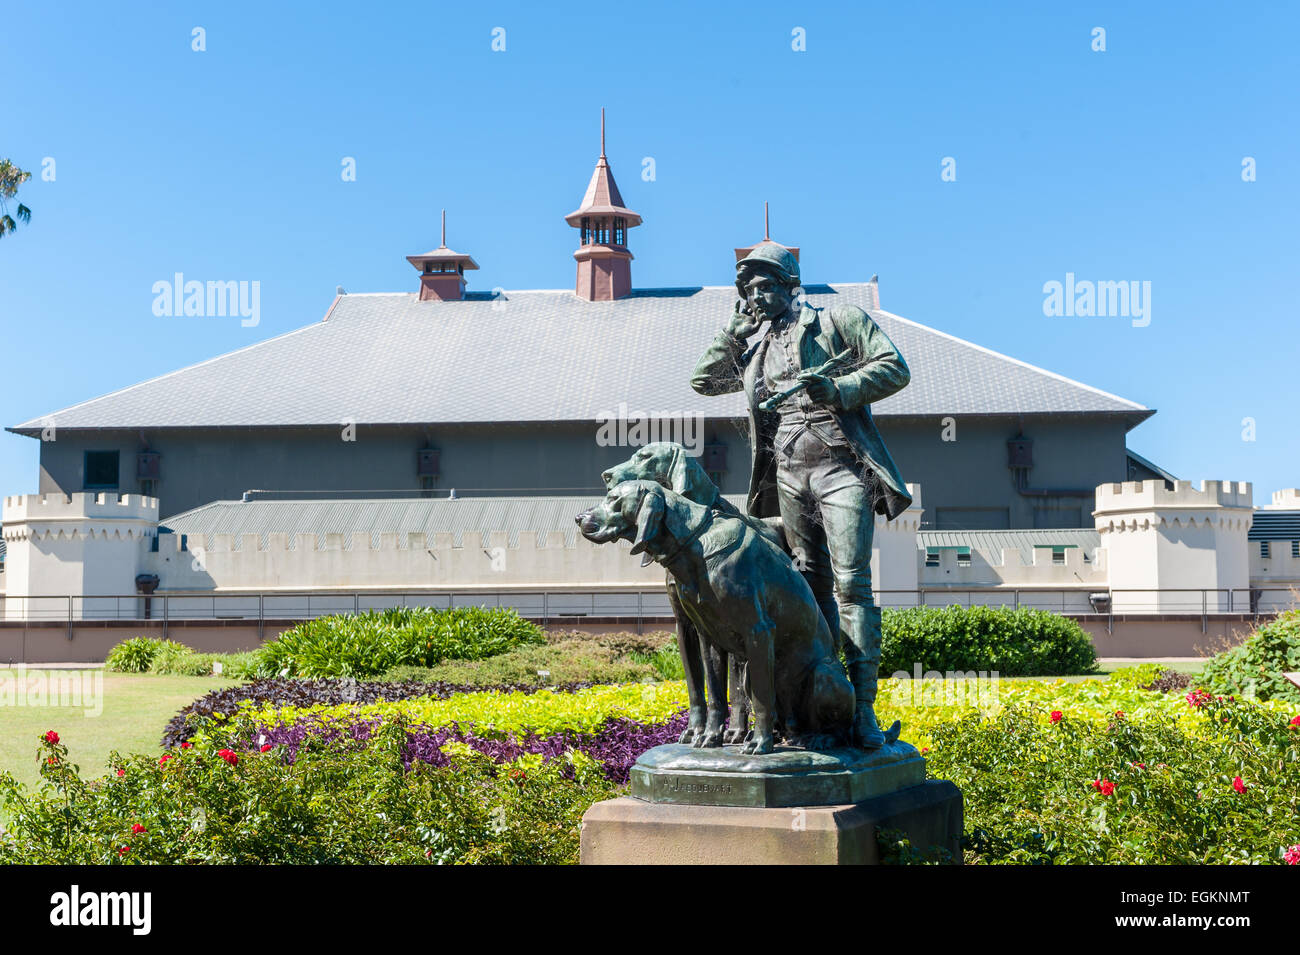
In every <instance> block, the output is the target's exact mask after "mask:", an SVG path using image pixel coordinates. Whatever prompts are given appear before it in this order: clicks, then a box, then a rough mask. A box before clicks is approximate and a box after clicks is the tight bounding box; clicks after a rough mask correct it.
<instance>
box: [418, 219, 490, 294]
mask: <svg viewBox="0 0 1300 955" xmlns="http://www.w3.org/2000/svg"><path fill="white" fill-rule="evenodd" d="M406 261H408V262H410V263H411V264H412V265H413V266H415V267H416V268H417V269H419V270H420V301H421V302H427V301H429V300H430V299H433V300H436V301H439V302H447V301H459V300H460V299H462V298H464V297H465V270H466V269H477V268H478V263H477V262H475V261H474V259H473V258H472V257H471V256H469V255H466V254H465V253H464V252H453V251H452V250H451V249H449V248H447V210H446V209H443V210H442V244H441V245H440V246H438V247H437V248H436V249H434V250H433V251H432V252H425V253H424V254H423V255H408V256H407V257H406Z"/></svg>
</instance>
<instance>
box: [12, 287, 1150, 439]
mask: <svg viewBox="0 0 1300 955" xmlns="http://www.w3.org/2000/svg"><path fill="white" fill-rule="evenodd" d="M806 291H807V299H808V301H809V303H810V304H812V305H816V306H827V305H830V304H832V303H848V304H853V305H858V306H861V307H863V308H866V309H868V310H869V311H870V312H871V315H872V317H873V318H874V319H875V320H876V321H877V322H878V323H879V325H880V326H881V328H882V329H884V331H885V332H886V333H887V334H888V335H889V336H890V338H892V339H893V340H894V342H895V343H896V344H897V345H898V347H899V349H900V350H901V351H902V353H903V356H904V358H905V359H906V360H907V363H908V365H909V366H910V368H911V370H912V382H911V384H910V385H909V386H908V387H906V388H904V389H903V390H902V391H900V392H899V393H898V394H896V395H893V396H891V397H890V398H887V399H885V400H884V401H881V402H879V403H877V404H876V405H874V406H873V410H874V411H875V413H876V414H880V415H885V416H889V415H960V414H1034V413H1047V412H1101V413H1122V414H1128V415H1131V416H1133V423H1136V422H1137V421H1138V420H1141V419H1142V418H1144V417H1146V416H1147V415H1149V414H1151V413H1152V412H1151V411H1150V410H1149V409H1146V408H1144V407H1143V406H1142V405H1139V404H1136V403H1134V402H1132V401H1127V400H1125V399H1123V398H1118V397H1116V396H1114V395H1111V394H1107V393H1106V392H1103V391H1099V390H1097V389H1095V388H1091V387H1089V386H1087V385H1083V384H1080V383H1078V382H1074V381H1071V380H1069V379H1067V378H1062V377H1061V376H1059V375H1055V374H1053V373H1051V372H1048V371H1044V370H1043V369H1040V368H1035V367H1033V366H1031V365H1027V364H1025V363H1023V362H1019V361H1016V360H1015V359H1012V358H1008V357H1007V356H1005V355H999V354H997V353H996V352H992V351H989V350H987V349H984V348H981V347H980V346H978V345H974V344H972V343H970V342H965V341H962V340H960V339H957V338H953V337H952V336H950V335H946V334H944V333H943V332H939V331H936V330H935V329H932V328H927V327H926V326H924V325H918V324H916V323H915V322H910V321H908V320H907V319H904V318H901V317H899V316H897V315H894V314H892V313H889V312H883V311H880V310H878V309H875V308H874V305H875V303H876V286H875V285H874V284H872V283H860V284H853V285H836V286H827V285H822V286H808V287H806ZM735 297H736V291H735V289H734V288H731V287H714V288H687V289H649V290H638V291H635V292H633V293H632V294H631V295H628V296H627V297H625V298H622V299H619V300H617V301H613V302H586V301H583V300H581V299H579V298H578V297H577V296H576V295H574V293H573V292H572V291H568V290H561V291H531V292H507V293H505V294H504V296H502V297H501V298H499V299H493V297H492V295H491V294H490V293H484V292H479V293H471V294H470V295H468V296H467V297H466V299H465V300H464V301H455V302H438V301H429V302H421V301H419V300H418V298H417V296H416V295H415V294H413V293H412V294H406V293H401V294H365V295H343V296H340V297H339V299H338V301H337V304H336V305H335V306H334V308H333V310H332V311H331V312H330V314H329V316H328V318H327V319H326V320H323V321H320V322H317V323H315V324H313V325H309V326H307V327H305V328H302V329H299V330H298V331H295V332H290V333H289V334H286V335H281V336H280V337H278V338H272V339H270V340H268V341H264V342H260V343H258V344H256V345H252V346H250V347H248V348H245V349H242V350H240V351H236V352H232V353H230V354H227V355H223V356H221V357H218V358H213V359H210V360H209V361H206V362H203V363H201V364H198V365H194V366H191V367H189V368H185V369H182V370H180V371H176V372H172V373H171V374H168V375H164V376H162V377H160V378H155V379H152V380H150V381H146V382H142V383H140V384H137V385H133V386H131V387H129V388H126V389H123V390H121V391H118V392H114V393H113V394H110V395H106V396H104V397H102V398H96V399H93V400H91V401H87V402H84V403H82V404H79V405H74V406H73V407H71V408H65V409H64V410H62V411H57V412H54V413H52V414H50V415H42V416H41V417H40V418H34V419H32V420H31V421H27V422H25V423H23V424H21V425H18V426H16V427H15V428H12V429H10V430H14V431H22V432H24V433H33V434H34V433H36V432H38V431H39V430H40V428H41V427H42V422H44V421H46V420H47V419H52V420H53V421H54V422H55V423H56V424H57V425H58V427H60V428H132V429H134V428H146V427H147V428H165V427H221V426H244V427H255V426H292V425H325V424H328V425H337V424H338V423H339V422H342V421H355V422H357V423H359V424H410V423H433V422H445V423H453V422H499V421H583V420H585V421H595V420H597V419H599V418H602V417H617V416H618V415H619V406H620V404H623V405H626V409H627V411H626V413H627V414H628V415H635V416H638V417H639V416H642V415H646V414H653V413H656V412H657V413H661V414H664V415H671V416H678V415H681V416H685V415H693V414H700V415H703V416H706V417H711V418H717V417H741V416H743V415H744V414H745V405H744V398H743V396H742V395H740V394H734V395H728V396H726V397H721V398H707V397H704V396H701V395H697V394H696V393H695V392H694V391H693V390H692V389H691V386H690V377H691V372H692V370H693V369H694V367H695V363H696V362H697V361H698V359H699V357H700V355H701V353H702V352H703V351H704V348H705V347H706V346H707V345H708V343H709V342H710V341H711V340H712V339H713V337H714V335H715V334H716V333H717V331H718V330H719V329H720V328H721V327H722V325H723V324H724V322H725V321H726V320H727V318H728V316H729V315H730V314H731V311H732V306H733V303H734V301H735Z"/></svg>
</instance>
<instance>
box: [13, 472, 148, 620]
mask: <svg viewBox="0 0 1300 955" xmlns="http://www.w3.org/2000/svg"><path fill="white" fill-rule="evenodd" d="M0 520H3V523H4V539H5V546H6V547H7V549H8V553H7V556H6V561H5V577H6V586H5V597H6V606H7V607H8V606H10V605H12V606H13V607H15V608H17V609H18V610H19V612H22V608H23V606H24V604H23V601H22V600H15V598H29V597H36V596H42V595H51V596H63V595H68V594H71V595H78V596H79V595H95V596H99V595H109V594H111V595H121V594H133V593H135V590H136V587H135V576H136V574H137V573H138V572H139V570H138V568H139V566H140V564H141V562H142V560H143V559H144V554H145V553H146V552H147V551H148V550H149V548H150V547H151V546H152V538H153V537H155V536H156V535H157V533H158V499H157V498H154V497H144V496H143V495H139V494H116V493H108V492H106V493H98V494H97V493H92V492H89V491H85V492H79V493H76V494H69V495H64V494H23V495H17V496H13V497H6V498H5V499H4V510H3V517H2V518H0ZM113 612H115V609H114V611H113ZM104 613H105V614H108V613H110V608H107V607H106V608H105V609H104ZM87 615H93V614H90V613H87Z"/></svg>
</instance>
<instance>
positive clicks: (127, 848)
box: [117, 846, 131, 856]
mask: <svg viewBox="0 0 1300 955" xmlns="http://www.w3.org/2000/svg"><path fill="white" fill-rule="evenodd" d="M130 851H131V847H130V846H123V847H122V848H120V849H118V850H117V854H118V855H120V856H124V855H126V854H127V853H128V852H130Z"/></svg>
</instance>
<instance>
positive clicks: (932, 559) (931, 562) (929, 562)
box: [925, 548, 939, 567]
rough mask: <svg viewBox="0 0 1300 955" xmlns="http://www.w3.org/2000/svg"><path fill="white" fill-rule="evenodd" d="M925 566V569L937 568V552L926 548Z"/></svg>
mask: <svg viewBox="0 0 1300 955" xmlns="http://www.w3.org/2000/svg"><path fill="white" fill-rule="evenodd" d="M925 566H927V567H938V566H939V552H938V551H937V550H935V549H934V548H926V551H925Z"/></svg>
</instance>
